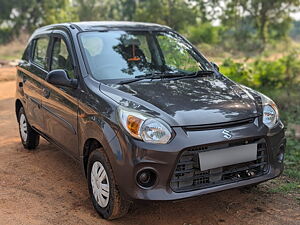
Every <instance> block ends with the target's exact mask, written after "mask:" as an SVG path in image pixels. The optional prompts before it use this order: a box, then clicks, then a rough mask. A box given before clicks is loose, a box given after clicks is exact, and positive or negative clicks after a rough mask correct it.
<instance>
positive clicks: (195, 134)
mask: <svg viewBox="0 0 300 225" xmlns="http://www.w3.org/2000/svg"><path fill="white" fill-rule="evenodd" d="M256 124H258V123H250V124H244V125H241V126H237V127H230V128H226V129H227V130H230V131H231V134H232V139H231V140H230V141H228V140H227V139H225V138H224V136H223V134H222V131H223V129H208V130H199V131H190V132H187V131H186V130H184V129H183V128H181V127H175V128H173V129H174V131H175V133H176V135H175V137H174V139H173V140H172V141H171V142H170V143H168V144H165V145H156V144H149V143H144V142H142V141H139V140H135V139H132V138H131V137H129V136H127V135H126V134H124V133H123V132H119V133H118V135H117V136H116V137H115V138H114V139H113V140H112V141H111V142H110V144H109V146H108V147H109V148H110V150H111V152H113V154H112V155H113V156H110V161H111V164H112V168H113V171H114V175H115V178H116V182H117V184H118V185H119V188H120V190H121V192H122V193H123V194H124V195H125V196H126V197H127V198H130V199H143V200H177V199H183V198H189V197H194V196H198V195H202V194H207V193H211V192H216V191H221V190H226V189H230V188H235V187H240V186H245V185H249V184H254V183H260V182H263V181H266V180H269V179H272V178H275V177H277V176H279V175H280V174H281V172H282V171H283V162H282V160H279V154H283V153H284V148H285V141H286V140H285V137H284V127H283V124H282V123H281V122H280V123H279V124H278V125H277V126H276V127H275V128H273V129H272V130H269V129H268V128H267V127H266V126H264V125H261V126H258V125H256ZM253 138H255V139H264V140H265V142H266V145H267V154H268V157H267V164H268V170H267V171H266V172H265V173H263V174H262V175H260V176H255V177H253V178H252V177H251V178H248V179H244V180H232V182H229V183H228V182H227V183H225V184H217V185H210V186H209V187H207V188H201V189H196V190H195V189H194V190H190V191H181V192H178V191H176V190H175V191H174V188H172V187H171V180H172V177H173V174H174V171H175V169H176V166H177V162H178V161H179V158H180V156H181V155H182V153H183V152H184V151H185V150H186V149H187V148H190V147H194V146H207V145H216V144H224V143H228V142H234V141H238V140H245V139H253ZM145 168H149V169H152V170H153V171H155V173H156V174H157V179H156V182H155V185H154V186H152V187H150V188H143V187H140V186H139V185H138V183H137V181H136V176H137V173H138V172H139V171H141V170H142V169H145Z"/></svg>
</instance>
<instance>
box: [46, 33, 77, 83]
mask: <svg viewBox="0 0 300 225" xmlns="http://www.w3.org/2000/svg"><path fill="white" fill-rule="evenodd" d="M50 68H51V70H55V69H63V70H65V71H66V72H67V74H68V77H69V78H76V77H75V74H74V68H73V63H72V58H71V54H70V53H69V51H68V48H67V45H66V43H65V41H64V40H63V39H62V38H54V44H53V49H52V59H51V67H50Z"/></svg>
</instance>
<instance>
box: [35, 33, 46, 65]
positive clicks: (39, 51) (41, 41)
mask: <svg viewBox="0 0 300 225" xmlns="http://www.w3.org/2000/svg"><path fill="white" fill-rule="evenodd" d="M48 44H49V38H48V37H41V38H38V39H36V40H35V48H34V52H33V59H32V60H33V62H34V63H35V64H37V65H38V66H40V67H41V68H43V69H47V49H48Z"/></svg>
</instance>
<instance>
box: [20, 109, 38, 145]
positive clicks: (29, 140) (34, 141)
mask: <svg viewBox="0 0 300 225" xmlns="http://www.w3.org/2000/svg"><path fill="white" fill-rule="evenodd" d="M23 116H24V117H23ZM22 117H23V118H22ZM21 118H22V119H21ZM24 118H25V123H26V125H27V131H26V133H27V136H26V138H25V137H22V134H21V126H20V123H21V121H20V120H22V121H23V122H24ZM18 123H19V134H20V138H21V141H22V144H23V146H24V148H26V149H28V150H33V149H36V147H37V146H38V145H39V142H40V135H39V134H38V133H37V132H36V131H35V130H33V129H32V127H31V126H30V124H29V123H28V120H27V117H26V115H25V111H24V108H23V107H21V108H20V110H19V113H18Z"/></svg>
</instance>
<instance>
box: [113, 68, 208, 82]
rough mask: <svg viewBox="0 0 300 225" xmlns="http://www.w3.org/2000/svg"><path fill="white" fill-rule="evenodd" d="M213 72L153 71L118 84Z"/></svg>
mask: <svg viewBox="0 0 300 225" xmlns="http://www.w3.org/2000/svg"><path fill="white" fill-rule="evenodd" d="M213 73H214V71H211V70H199V71H197V72H192V73H184V72H174V73H171V72H153V73H147V74H143V75H138V76H135V77H134V78H132V79H128V80H124V81H121V82H119V83H118V84H129V83H133V82H136V81H140V80H144V79H162V78H177V79H176V80H179V79H183V78H193V77H197V76H205V75H211V74H213Z"/></svg>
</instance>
